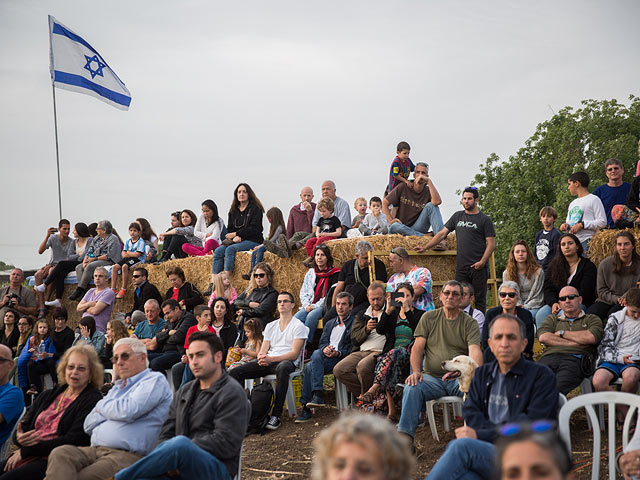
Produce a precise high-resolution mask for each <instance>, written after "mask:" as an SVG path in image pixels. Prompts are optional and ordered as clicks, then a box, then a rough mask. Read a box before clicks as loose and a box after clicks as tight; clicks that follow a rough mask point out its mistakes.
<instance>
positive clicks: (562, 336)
mask: <svg viewBox="0 0 640 480" xmlns="http://www.w3.org/2000/svg"><path fill="white" fill-rule="evenodd" d="M557 333H558V336H559V337H560V338H564V330H558V332H557Z"/></svg>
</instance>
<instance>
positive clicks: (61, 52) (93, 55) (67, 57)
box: [49, 15, 131, 110]
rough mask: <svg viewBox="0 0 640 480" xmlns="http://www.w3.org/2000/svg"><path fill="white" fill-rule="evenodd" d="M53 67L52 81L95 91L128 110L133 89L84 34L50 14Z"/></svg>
mask: <svg viewBox="0 0 640 480" xmlns="http://www.w3.org/2000/svg"><path fill="white" fill-rule="evenodd" d="M49 42H50V45H51V50H50V57H51V59H50V69H51V80H52V81H53V85H54V86H56V87H58V88H64V89H65V90H71V91H72V92H78V93H84V94H86V95H92V96H94V97H96V98H99V99H100V100H102V101H104V102H107V103H108V104H110V105H113V106H114V107H116V108H119V109H121V110H129V104H130V103H131V93H130V92H129V90H128V89H127V87H126V86H125V85H124V83H122V81H121V80H120V79H119V78H118V76H117V75H116V72H114V71H113V70H111V68H110V67H109V65H107V62H106V61H105V60H104V58H102V56H101V55H100V54H99V53H98V52H97V51H96V49H95V48H93V47H92V46H91V45H89V43H87V42H86V41H85V40H84V39H83V38H82V37H80V36H79V35H76V34H75V33H73V32H72V31H71V30H69V29H68V28H67V27H65V26H64V25H62V24H61V23H60V22H58V21H57V20H56V19H55V18H53V17H52V16H51V15H49Z"/></svg>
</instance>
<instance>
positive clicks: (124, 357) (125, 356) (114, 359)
mask: <svg viewBox="0 0 640 480" xmlns="http://www.w3.org/2000/svg"><path fill="white" fill-rule="evenodd" d="M132 355H133V353H129V352H124V353H121V354H120V355H118V354H117V353H116V354H115V355H114V356H113V357H112V358H111V362H112V363H118V360H120V359H122V361H123V362H126V361H127V360H129V359H130V358H131V356H132Z"/></svg>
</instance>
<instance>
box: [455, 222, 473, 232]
mask: <svg viewBox="0 0 640 480" xmlns="http://www.w3.org/2000/svg"><path fill="white" fill-rule="evenodd" d="M458 227H460V228H473V229H474V230H477V229H478V225H477V224H476V223H473V222H469V221H466V222H465V221H464V220H458V223H457V224H456V228H458Z"/></svg>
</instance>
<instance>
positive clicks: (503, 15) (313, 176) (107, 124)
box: [0, 0, 640, 267]
mask: <svg viewBox="0 0 640 480" xmlns="http://www.w3.org/2000/svg"><path fill="white" fill-rule="evenodd" d="M100 5H101V6H100V7H98V4H97V3H96V2H87V1H57V0H52V1H46V2H45V1H29V0H2V1H0V86H1V88H0V112H1V113H0V159H1V160H0V161H1V162H2V163H1V165H2V205H3V209H2V210H3V213H4V221H3V222H2V223H3V227H2V228H0V260H3V261H5V262H7V263H14V264H16V265H20V266H23V267H37V266H40V265H42V264H44V263H46V261H47V259H48V254H45V255H42V256H38V255H37V248H38V245H39V243H40V242H41V241H42V238H43V237H44V234H45V232H46V229H47V227H49V226H53V225H55V224H56V223H57V220H58V202H57V188H56V163H55V141H54V122H53V103H52V92H51V82H50V77H49V60H48V56H49V39H48V25H47V15H48V14H51V15H53V16H54V17H56V19H57V20H58V21H60V22H61V23H63V24H64V25H66V26H67V27H68V28H70V29H72V30H73V31H75V32H76V33H77V34H79V35H81V36H82V37H83V38H84V39H85V40H87V41H88V42H89V43H90V44H91V45H92V46H93V47H94V48H95V49H96V50H97V51H98V52H100V54H101V55H102V56H103V57H104V58H105V59H106V60H107V62H108V63H109V65H110V66H111V67H112V68H113V69H114V70H115V72H116V73H117V74H118V76H119V77H120V78H121V79H122V81H123V82H124V83H125V84H126V85H127V87H128V88H129V90H130V91H131V93H132V97H133V100H132V103H131V109H130V110H129V111H128V112H123V111H120V110H117V109H115V108H113V107H111V106H109V105H107V104H106V103H103V102H100V101H98V100H96V99H94V98H92V97H89V96H87V95H80V94H77V93H73V92H68V91H64V90H56V96H57V110H58V131H59V142H60V163H61V174H62V201H63V216H64V217H66V218H68V219H69V220H71V223H72V224H73V223H75V222H78V221H84V222H86V223H90V222H92V221H97V220H101V219H105V218H106V219H109V220H111V221H112V222H113V223H114V225H115V226H116V228H117V229H118V230H119V231H120V232H121V233H122V234H126V232H127V226H128V224H129V223H130V222H131V221H133V220H134V219H135V218H136V217H138V216H144V217H147V218H148V219H149V220H150V222H151V224H152V226H153V227H154V229H155V230H156V231H157V232H160V231H164V230H165V229H166V228H167V227H168V219H169V213H170V212H172V211H174V210H179V209H183V208H189V209H192V210H195V211H196V212H199V210H200V203H201V202H202V200H204V199H206V198H211V199H213V200H214V201H215V202H216V203H217V204H218V207H219V208H220V211H221V212H222V213H223V218H224V219H225V221H226V212H227V211H228V208H229V205H230V202H231V197H232V192H233V189H234V188H235V186H236V184H237V183H238V182H241V181H243V182H248V183H249V184H250V185H251V186H252V187H253V188H254V190H255V191H256V193H257V194H258V196H259V198H260V199H261V200H262V202H263V204H264V205H265V207H266V208H269V207H271V206H278V207H280V208H281V209H282V210H283V212H284V214H285V217H286V215H287V214H288V211H289V209H290V208H291V206H292V205H293V204H294V203H295V201H296V200H297V199H298V193H299V190H300V187H302V186H304V185H307V184H309V185H311V186H312V187H313V189H314V191H315V192H316V200H317V199H318V198H319V197H320V184H321V183H322V181H323V180H324V179H325V178H331V179H333V180H335V182H336V184H337V188H338V195H339V196H342V197H343V198H345V199H346V200H347V201H349V203H353V200H354V199H355V198H356V197H358V196H364V197H367V198H369V197H370V196H372V195H380V194H381V193H382V192H383V190H384V187H385V185H386V182H387V177H388V173H389V166H390V163H391V161H392V160H393V157H394V156H395V147H396V145H397V143H398V142H399V141H400V140H406V141H408V142H409V143H410V144H411V146H412V152H411V158H412V159H413V161H414V162H417V161H426V162H427V163H428V164H429V165H430V171H431V172H430V173H431V176H432V179H433V180H434V183H435V185H436V187H437V188H438V189H439V191H440V193H441V195H442V197H443V205H442V206H441V208H442V212H443V217H444V219H445V221H446V219H447V218H448V217H449V215H450V214H452V213H453V212H454V211H455V210H456V209H458V207H459V203H458V197H457V195H456V193H455V192H456V189H459V188H463V187H465V186H466V185H469V183H470V181H471V180H472V178H473V176H474V175H475V174H476V173H477V172H478V167H479V165H480V164H481V163H483V162H484V161H485V159H486V158H487V156H488V155H489V154H490V153H492V152H495V153H497V154H498V155H499V156H500V157H502V158H508V156H509V155H511V154H514V153H515V152H516V151H517V149H518V148H520V147H521V146H522V145H523V143H524V141H525V140H526V139H527V138H528V137H529V136H530V135H531V134H532V133H533V132H534V129H535V127H536V125H537V124H538V123H540V122H542V121H544V120H546V119H548V118H549V117H550V116H551V115H552V113H551V109H553V110H555V111H558V110H559V109H560V108H562V107H564V106H566V105H571V106H578V105H579V102H580V100H583V99H587V98H594V99H610V98H616V99H618V100H619V101H622V102H625V103H627V97H628V95H629V94H630V93H633V94H636V95H638V94H639V93H640V92H638V81H639V80H638V79H640V62H638V53H637V49H638V45H640V29H639V28H638V26H637V21H638V17H639V15H638V14H639V13H640V2H638V1H637V0H625V1H616V0H601V1H595V0H591V1H587V0H571V1H559V0H538V1H536V2H525V1H515V0H504V1H494V0H486V1H483V2H478V1H472V0H469V1H456V2H451V1H447V2H443V1H435V0H415V1H400V2H389V1H378V0H367V1H350V2H345V1H343V0H342V1H328V0H325V1H322V2H306V1H305V2H301V1H299V0H296V1H293V0H292V1H277V0H272V1H268V2H265V1H240V2H221V1H215V2H214V1H210V0H207V1H204V0H203V1H196V0H191V1H187V0H181V1H159V0H153V1H151V0H135V1H131V0H128V1H120V0H112V1H111V2H109V3H108V8H104V5H103V4H100Z"/></svg>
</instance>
